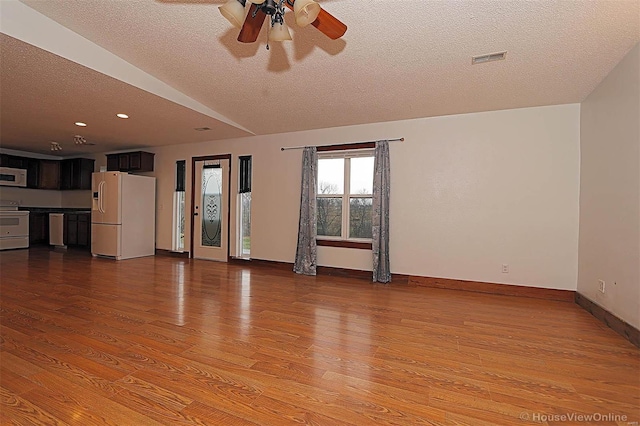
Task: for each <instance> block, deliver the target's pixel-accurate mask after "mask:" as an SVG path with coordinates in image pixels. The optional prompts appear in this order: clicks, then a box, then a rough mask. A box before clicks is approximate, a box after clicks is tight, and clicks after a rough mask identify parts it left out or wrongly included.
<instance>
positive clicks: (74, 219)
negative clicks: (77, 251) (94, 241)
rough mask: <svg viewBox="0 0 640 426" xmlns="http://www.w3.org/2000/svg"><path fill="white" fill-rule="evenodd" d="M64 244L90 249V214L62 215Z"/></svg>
mask: <svg viewBox="0 0 640 426" xmlns="http://www.w3.org/2000/svg"><path fill="white" fill-rule="evenodd" d="M64 244H65V245H67V246H82V247H87V248H89V247H90V244H91V214H90V213H65V214H64Z"/></svg>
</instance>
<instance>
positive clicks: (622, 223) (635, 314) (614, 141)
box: [578, 45, 640, 328]
mask: <svg viewBox="0 0 640 426" xmlns="http://www.w3.org/2000/svg"><path fill="white" fill-rule="evenodd" d="M639 63H640V55H639V47H638V45H636V46H635V47H634V48H633V49H632V50H631V51H630V52H629V54H628V55H627V56H626V57H625V58H624V59H623V60H622V61H621V62H620V63H619V64H618V65H617V66H616V68H615V69H614V70H613V71H612V72H611V73H610V74H609V75H608V76H607V77H606V78H605V79H604V80H603V81H602V83H600V85H599V86H598V87H597V88H596V89H595V90H594V91H593V92H592V93H591V94H590V95H589V96H588V97H587V99H586V100H585V101H584V102H583V103H582V105H581V119H580V121H581V129H580V131H581V142H580V146H581V166H580V170H581V171H580V173H581V177H580V251H579V253H580V256H579V273H578V291H579V292H580V293H582V294H584V295H585V296H586V297H588V298H589V299H591V300H592V301H594V302H596V303H597V304H599V305H601V306H602V307H604V308H605V309H607V310H608V311H610V312H612V313H613V314H615V315H616V316H618V317H620V318H621V319H623V320H625V321H627V322H628V323H630V324H631V325H633V326H634V327H636V328H640V318H639V316H640V314H639V310H640V308H639V306H640V290H639V288H640V129H639V127H638V126H639V124H638V123H640V66H639ZM598 280H604V281H605V283H606V285H605V293H604V294H602V293H600V292H599V291H598Z"/></svg>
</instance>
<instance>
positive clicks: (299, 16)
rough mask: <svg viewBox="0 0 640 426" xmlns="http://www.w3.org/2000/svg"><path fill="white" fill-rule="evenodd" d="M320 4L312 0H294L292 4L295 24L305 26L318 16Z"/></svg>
mask: <svg viewBox="0 0 640 426" xmlns="http://www.w3.org/2000/svg"><path fill="white" fill-rule="evenodd" d="M319 13H320V5H319V4H318V3H316V2H315V1H313V0H296V2H295V3H294V4H293V14H294V15H295V17H296V24H298V26H300V27H306V26H307V25H309V24H310V23H312V22H313V21H315V20H316V18H318V14H319Z"/></svg>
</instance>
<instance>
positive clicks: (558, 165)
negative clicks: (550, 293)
mask: <svg viewBox="0 0 640 426" xmlns="http://www.w3.org/2000/svg"><path fill="white" fill-rule="evenodd" d="M579 115H580V107H579V105H577V104H575V105H561V106H549V107H539V108H526V109H517V110H506V111H495V112H486V113H477V114H465V115H456V116H447V117H436V118H426V119H417V120H408V121H399V122H388V123H377V124H370V125H362V126H351V127H343V128H333V129H321V130H314V131H307V132H297V133H288V134H279V135H268V136H256V137H248V138H242V139H235V140H225V141H214V142H206V143H199V144H190V145H174V146H167V147H161V148H157V149H156V150H155V152H156V163H155V167H156V171H155V173H154V174H155V175H156V177H157V188H158V189H157V190H158V199H157V204H158V218H157V239H156V241H157V246H158V248H161V249H170V248H171V221H172V210H171V206H172V197H173V190H174V179H175V175H174V170H175V161H176V160H181V159H186V160H187V173H188V176H190V172H191V167H190V166H191V164H190V159H191V157H192V156H199V155H210V154H226V153H230V154H233V160H234V161H233V169H234V170H233V171H234V174H233V176H234V179H233V183H234V189H235V184H236V181H237V156H238V155H245V154H251V155H253V162H254V163H253V173H254V175H253V193H252V197H253V202H252V203H253V204H252V209H253V214H252V230H251V232H252V257H254V258H259V259H269V260H278V261H285V262H292V261H293V259H294V256H295V247H296V234H297V226H298V205H299V191H300V189H299V185H300V158H301V151H299V150H298V151H296V150H293V151H285V152H281V151H280V147H283V146H300V145H323V144H335V143H347V142H356V141H363V140H375V139H380V138H394V137H404V138H405V139H406V141H405V142H403V143H400V142H394V143H392V144H391V149H390V151H391V173H392V195H391V209H392V210H391V242H390V244H391V250H392V256H391V269H392V271H393V272H394V273H404V274H415V275H422V276H432V277H447V278H457V279H467V280H478V281H488V282H495V283H510V284H519V285H525V286H537V287H546V288H558V289H570V290H575V288H576V281H577V258H578V252H577V246H578V190H579V137H580V133H579V132H580V123H579ZM187 186H188V192H187V200H189V199H190V192H189V191H190V178H189V179H188V182H187ZM234 192H235V191H234ZM370 258H371V253H370V251H365V250H353V249H340V248H326V247H321V248H319V263H320V264H321V265H328V266H336V267H344V268H353V269H371V259H370ZM503 263H506V264H509V268H510V272H509V274H503V273H501V265H502V264H503Z"/></svg>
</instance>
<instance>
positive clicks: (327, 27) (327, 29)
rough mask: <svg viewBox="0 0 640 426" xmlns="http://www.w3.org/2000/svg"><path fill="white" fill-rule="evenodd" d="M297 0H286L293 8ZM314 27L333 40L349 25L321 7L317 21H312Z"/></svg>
mask: <svg viewBox="0 0 640 426" xmlns="http://www.w3.org/2000/svg"><path fill="white" fill-rule="evenodd" d="M294 3H295V0H286V1H285V2H284V4H285V6H287V7H288V8H289V9H291V10H293V4H294ZM311 25H313V26H314V27H316V28H317V29H318V30H320V31H321V32H322V33H323V34H324V35H326V36H327V37H329V38H330V39H332V40H336V39H339V38H340V37H342V36H343V35H344V33H346V32H347V26H346V25H345V24H343V23H342V22H341V21H340V20H339V19H338V18H336V17H335V16H333V15H332V14H330V13H329V12H327V11H326V10H324V9H322V8H320V13H319V14H318V17H317V18H316V20H315V21H313V22H312V23H311Z"/></svg>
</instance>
